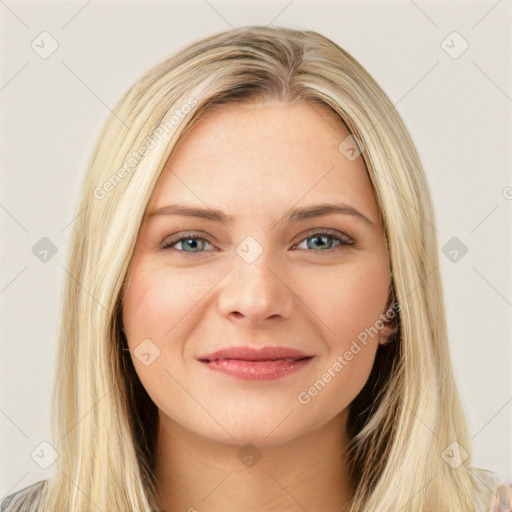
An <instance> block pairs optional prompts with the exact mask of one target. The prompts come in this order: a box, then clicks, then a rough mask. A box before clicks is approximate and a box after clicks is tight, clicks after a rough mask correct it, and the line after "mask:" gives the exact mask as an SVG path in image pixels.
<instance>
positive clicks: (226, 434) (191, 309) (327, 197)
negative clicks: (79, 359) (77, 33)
mask: <svg viewBox="0 0 512 512" xmlns="http://www.w3.org/2000/svg"><path fill="white" fill-rule="evenodd" d="M347 136H348V133H347V132H346V131H345V130H344V128H343V126H342V124H341V123H340V122H339V121H338V120H336V119H335V118H334V114H332V113H331V112H330V111H329V110H328V109H327V107H323V106H317V105H315V106H314V107H313V106H312V105H308V104H306V103H302V104H296V105H293V106H291V105H285V104H277V103H273V104H270V103H265V104H261V103H258V104H246V105H236V106H235V105H226V106H224V107H223V108H222V109H221V110H219V111H217V112H213V113H209V114H208V115H207V116H206V117H205V118H203V119H202V120H201V121H200V122H198V123H196V125H195V126H194V128H193V129H192V131H191V132H190V133H189V134H188V135H187V137H186V138H185V139H184V140H183V142H182V144H181V145H180V146H179V147H178V149H177V151H176V152H175V154H174V155H173V156H172V157H171V158H170V159H169V161H168V162H167V165H166V168H165V169H164V174H163V175H162V177H161V180H160V181H159V183H158V185H157V187H156V189H155V191H154V193H153V196H152V198H151V201H150V202H149V204H148V207H147V209H146V214H145V217H144V221H143V223H142V226H141V230H140V232H139V237H138V241H137V244H136V247H135V251H134V254H133V257H132V259H131V261H130V265H129V269H128V273H127V288H126V292H125V297H124V303H123V323H124V330H125V333H126V336H127V340H128V345H129V348H130V354H131V355H132V360H133V363H134V366H135V369H136V371H137V374H138V376H139V378H140V380H141V382H142V384H143V386H144V387H145V389H146V390H147V392H148V394H149V396H150V397H151V399H152V400H153V401H154V403H155V404H156V406H157V407H158V409H159V416H160V421H163V422H165V423H166V424H167V425H174V426H175V427H176V428H181V429H183V428H184V429H187V430H188V431H192V432H194V433H197V434H201V435H203V436H205V437H207V438H209V439H213V440H217V441H219V442H225V443H229V444H244V443H246V442H249V441H250V442H253V443H254V444H256V445H258V446H265V445H267V446H270V445H275V444H280V443H284V442H286V441H289V440H292V439H295V438H297V437H298V436H300V435H302V434H305V433H308V432H311V431H313V430H314V429H317V428H319V427H322V426H324V425H326V424H327V423H328V422H330V421H336V419H337V418H340V417H342V416H343V414H344V413H346V411H347V407H348V406H349V404H350V403H351V401H352V400H353V399H354V398H355V397H356V395H357V394H358V393H359V391H360V390H361V389H362V387H363V386H364V384H365V383H366V381H367V379H368V376H369V374H370V371H371V368H372V364H373V361H374V358H375V352H376V350H377V347H378V343H379V342H380V341H382V338H381V334H382V333H385V329H382V330H381V331H380V332H379V334H378V335H375V334H372V335H371V336H368V335H367V334H366V339H364V338H365V335H364V333H365V332H366V333H368V329H370V328H372V327H374V326H376V325H377V326H379V325H380V326H381V327H382V322H380V323H379V319H381V318H382V314H384V313H385V312H386V308H387V298H388V291H389V288H390V283H391V281H390V279H391V277H390V271H389V263H388V256H387V252H386V244H385V238H384V235H383V233H382V231H381V229H380V228H379V226H378V223H377V219H378V213H379V212H378V208H377V204H376V202H375V198H374V195H373V192H372V188H371V185H370V181H369V179H368V177H367V174H366V169H365V166H364V163H363V161H362V158H361V156H359V157H358V158H356V159H355V160H349V159H348V158H347V157H345V156H344V154H342V153H341V152H340V150H339V149H338V146H339V145H340V143H341V142H342V141H343V140H344V139H345V138H346V137H347ZM320 204H335V205H345V207H349V208H348V209H347V208H345V210H343V211H341V212H340V211H329V210H328V209H324V210H318V209H317V210H316V211H315V210H309V209H310V208H311V207H313V206H318V205H320ZM171 205H174V206H175V205H180V206H183V207H184V208H196V209H201V210H204V211H206V212H209V213H212V211H218V212H221V213H222V214H224V217H221V219H220V220H219V219H217V218H214V217H212V218H207V217H205V216H198V215H190V213H192V212H190V211H189V212H186V211H185V210H182V211H181V212H179V211H176V210H174V209H171V208H169V209H167V210H166V209H164V208H165V207H167V206H171ZM350 208H352V209H353V210H350ZM303 209H306V210H305V211H309V214H306V213H304V212H303V213H302V214H298V215H293V216H292V217H291V218H290V213H291V212H292V210H303ZM187 213H188V214H187ZM365 218H366V219H365ZM180 237H181V238H182V240H181V241H180V240H178V239H179V238H180ZM365 329H366V331H365ZM373 332H374V331H373ZM363 339H364V341H363ZM240 346H243V347H252V348H256V349H258V348H261V347H277V346H279V347H284V348H285V349H296V350H299V351H301V353H302V355H307V356H310V357H309V358H308V359H304V360H303V361H302V362H297V360H296V358H291V357H288V359H294V360H293V361H283V360H282V359H281V360H278V361H274V363H271V362H268V359H270V356H269V357H266V359H267V362H259V363H255V362H254V361H253V362H248V361H247V360H245V359H246V357H245V355H243V354H242V355H240V354H235V355H233V353H231V354H228V360H229V361H228V360H224V361H222V360H217V362H215V358H214V357H213V358H207V359H206V360H205V359H204V356H207V355H210V354H212V353H213V352H215V351H217V350H220V349H225V348H227V349H229V348H232V347H240ZM280 357H284V356H282V354H281V356H280ZM200 359H203V360H200ZM208 361H211V362H208ZM257 365H258V366H257ZM219 370H221V371H219ZM237 372H240V373H237ZM244 376H245V377H246V378H244ZM315 383H316V384H315Z"/></svg>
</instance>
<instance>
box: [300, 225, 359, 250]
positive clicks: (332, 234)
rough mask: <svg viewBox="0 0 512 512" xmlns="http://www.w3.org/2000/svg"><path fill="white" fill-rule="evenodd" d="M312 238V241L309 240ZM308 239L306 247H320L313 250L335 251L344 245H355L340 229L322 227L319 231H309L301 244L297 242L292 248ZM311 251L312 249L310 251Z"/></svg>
mask: <svg viewBox="0 0 512 512" xmlns="http://www.w3.org/2000/svg"><path fill="white" fill-rule="evenodd" d="M309 240H312V242H309ZM303 241H306V247H307V248H308V249H320V250H313V252H322V253H325V252H329V253H330V252H334V251H338V250H342V249H343V248H344V246H347V245H348V246H350V245H355V243H354V241H353V240H352V239H351V238H350V237H348V236H347V235H345V234H344V233H341V232H339V231H333V230H330V229H321V230H317V231H311V232H309V233H308V236H307V237H306V238H303V239H302V240H301V242H299V244H295V245H294V246H293V247H292V249H294V248H295V247H298V246H299V245H300V243H302V242H303ZM310 252H311V251H310Z"/></svg>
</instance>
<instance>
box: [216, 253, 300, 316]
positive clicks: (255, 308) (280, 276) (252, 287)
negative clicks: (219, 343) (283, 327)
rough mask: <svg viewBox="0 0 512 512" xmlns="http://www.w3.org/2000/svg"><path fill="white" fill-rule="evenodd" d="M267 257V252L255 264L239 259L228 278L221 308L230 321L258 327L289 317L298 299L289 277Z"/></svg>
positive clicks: (222, 295)
mask: <svg viewBox="0 0 512 512" xmlns="http://www.w3.org/2000/svg"><path fill="white" fill-rule="evenodd" d="M266 256H267V255H266V254H265V251H264V252H263V253H262V254H261V255H260V256H259V257H258V259H257V260H256V261H253V262H252V263H247V262H245V261H244V260H243V259H241V258H240V259H239V260H237V261H236V262H235V267H234V268H233V269H232V270H231V272H229V274H228V276H226V277H227V279H226V280H225V282H224V287H223V288H222V290H221V292H220V294H219V296H218V308H219V310H220V313H221V314H222V315H223V316H225V317H226V318H229V319H230V320H231V321H235V322H238V323H239V324H247V325H256V324H261V323H262V322H265V321H268V320H273V321H276V320H277V319H281V320H283V319H288V318H290V316H291V314H292V308H293V304H294V300H295V294H294V292H293V289H292V285H291V284H290V283H289V280H290V278H288V279H287V274H286V272H284V271H283V269H282V268H280V267H277V266H276V265H275V264H272V265H270V262H269V258H267V257H266Z"/></svg>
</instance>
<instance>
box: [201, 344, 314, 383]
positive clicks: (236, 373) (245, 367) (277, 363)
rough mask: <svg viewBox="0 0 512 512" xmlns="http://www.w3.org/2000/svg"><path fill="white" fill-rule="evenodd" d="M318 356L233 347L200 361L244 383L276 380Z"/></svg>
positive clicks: (288, 349) (268, 348) (218, 351)
mask: <svg viewBox="0 0 512 512" xmlns="http://www.w3.org/2000/svg"><path fill="white" fill-rule="evenodd" d="M314 357H315V356H314V355H310V354H307V353H305V352H302V351H300V350H297V349H293V348H288V347H263V348H260V349H255V348H252V347H231V348H226V349H221V350H217V351H216V352H213V353H211V354H208V355H206V356H201V357H198V360H199V361H200V362H201V363H203V364H204V365H205V366H206V367H207V368H209V369H210V370H213V371H215V372H221V373H224V374H227V375H230V376H233V377H238V378H240V379H243V380H256V381H258V380H259V381H262V380H273V379H278V378H280V377H284V376H286V375H288V374H290V373H292V372H294V371H296V370H299V369H300V368H303V367H304V366H306V365H307V364H308V363H309V361H311V360H312V359H313V358H314Z"/></svg>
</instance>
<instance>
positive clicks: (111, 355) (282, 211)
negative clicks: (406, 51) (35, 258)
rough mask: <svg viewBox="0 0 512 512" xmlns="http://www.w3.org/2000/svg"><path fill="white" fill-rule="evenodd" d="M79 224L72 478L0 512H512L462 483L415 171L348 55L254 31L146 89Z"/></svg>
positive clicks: (70, 305) (85, 197)
mask: <svg viewBox="0 0 512 512" xmlns="http://www.w3.org/2000/svg"><path fill="white" fill-rule="evenodd" d="M79 211H81V212H82V211H83V213H82V214H81V215H80V217H79V218H78V220H77V222H76V224H75V227H74V235H73V239H72V246H71V253H70V260H69V262H70V263H69V272H70V278H69V279H68V281H67V283H66V294H65V302H64V308H63V317H62V331H61V337H60V348H59V358H58V365H57V376H56V380H55V389H54V403H53V407H54V414H53V418H54V419H55V425H54V430H55V440H54V446H55V448H56V450H57V451H58V454H59V457H58V459H57V461H56V465H57V471H56V475H55V477H54V478H52V479H51V480H48V481H42V482H39V483H38V484H35V485H33V486H31V487H29V488H27V489H24V490H23V491H20V492H18V493H16V494H15V495H13V496H10V497H8V498H7V499H6V500H4V503H3V508H2V510H5V511H13V510H23V511H28V510H31V511H35V510H38V511H46V510H48V511H50V510H51V511H69V510H81V511H84V510H108V511H133V510H138V511H151V510H166V511H168V512H171V511H177V510H189V511H193V510H199V511H214V510H222V511H229V510H244V511H253V510H254V511H256V510H258V511H259V510H268V511H272V510H280V511H288V510H290V511H291V510H309V511H316V510H319V511H320V510H321V511H322V512H330V511H335V510H336V511H340V510H343V511H347V512H348V511H350V512H356V511H357V512H361V511H365V512H366V511H377V510H378V511H389V512H392V511H393V512H396V511H398V510H401V511H415V512H417V511H425V512H427V511H428V512H431V511H433V510H435V511H461V512H463V511H464V512H466V511H482V510H507V507H510V506H511V505H510V499H509V496H508V497H507V493H508V494H510V489H511V487H510V485H506V484H503V485H502V486H501V487H499V488H498V482H497V481H496V479H495V478H493V475H492V474H490V473H489V472H486V471H483V470H476V469H475V468H471V467H470V466H469V465H470V460H471V446H470V438H469V435H468V432H467V427H466V423H465V419H464V415H463V411H462V408H461V405H460V401H459V397H458V394H457V391H456V387H455V383H454V379H453V374H452V368H451V364H450V360H449V349H448V341H447V333H446V319H445V312H444V306H443V295H442V287H441V281H440V275H439V271H438V262H437V240H436V237H435V232H434V231H435V228H434V216H433V209H432V205H431V200H430V196H429V192H428V186H427V182H426V179H425V176H424V174H423V170H422V166H421V163H420V160H419V157H418V155H417V152H416V150H415V148H414V145H413V143H412V141H411V139H410V137H409V135H408V132H407V130H406V128H405V126H404V124H403V122H402V120H401V119H400V117H399V115H398V113H397V112H396V111H395V110H394V108H393V106H392V104H391V102H390V101H389V99H388V98H387V97H386V95H385V94H384V92H383V91H382V90H381V89H380V87H379V86H378V85H377V84H376V82H375V81H374V80H373V79H372V78H371V76H370V75H369V74H368V73H367V72H366V71H365V70H364V68H363V67H362V66H361V65H360V64H359V63H358V62H357V61H356V60H355V59H354V58H353V57H351V56H350V55H349V54H348V53H347V52H345V51H344V50H343V49H341V48H340V47H338V46H337V45H336V44H334V43H333V42H332V41H330V40H328V39H326V38H325V37H323V36H321V35H319V34H317V33H315V32H309V31H306V32H302V31H295V30H290V29H283V28H265V27H244V28H239V29H234V30H230V31H227V32H224V33H221V34H218V35H215V36H212V37H208V38H206V39H203V40H202V41H199V42H197V43H195V44H193V45H190V46H189V47H187V48H185V49H183V50H182V51H180V52H179V53H178V54H176V55H175V56H173V57H171V58H170V59H168V60H167V61H165V62H163V63H162V64H160V65H158V66H156V67H155V68H153V69H152V70H150V71H149V72H148V73H147V74H146V75H145V76H144V77H142V78H141V79H139V80H138V81H137V82H136V83H135V84H134V86H133V87H132V88H131V89H130V90H129V91H128V92H127V93H126V94H125V96H124V97H123V98H122V100H121V102H120V104H119V105H118V107H117V108H116V110H115V114H114V115H112V116H111V117H110V119H109V121H108V123H107V126H106V127H105V129H104V131H103V133H102V135H101V137H100V139H99V141H98V145H97V149H96V152H95V154H94V156H93V158H92V161H91V164H90V170H89V172H88V174H87V177H86V180H85V184H84V187H83V192H82V197H81V202H80V204H79ZM325 245H326V246H325Z"/></svg>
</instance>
